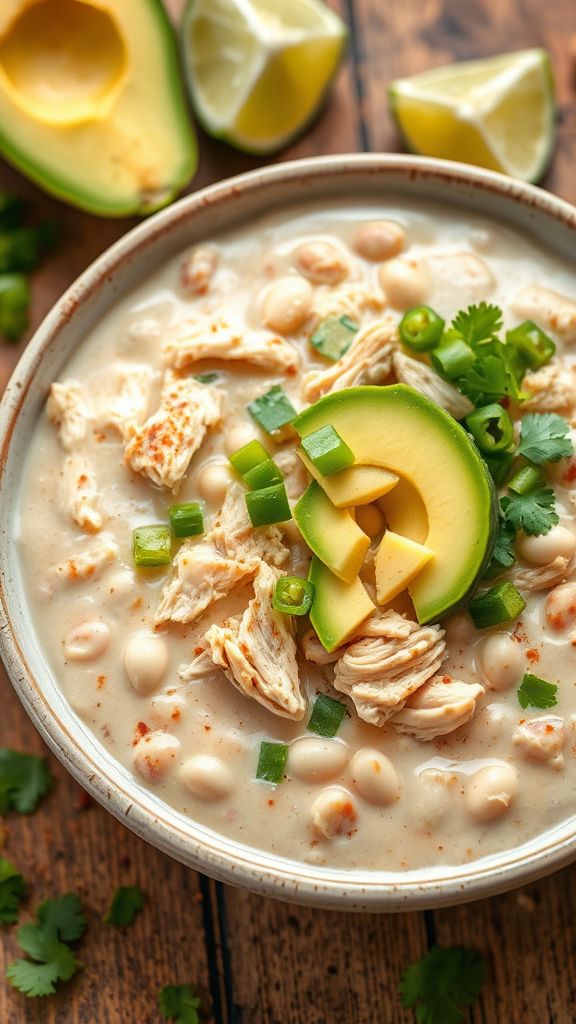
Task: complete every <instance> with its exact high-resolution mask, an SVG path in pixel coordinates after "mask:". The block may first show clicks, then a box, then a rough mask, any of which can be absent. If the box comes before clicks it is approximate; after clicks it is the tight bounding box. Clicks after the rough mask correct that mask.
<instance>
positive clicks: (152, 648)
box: [123, 630, 168, 694]
mask: <svg viewBox="0 0 576 1024" xmlns="http://www.w3.org/2000/svg"><path fill="white" fill-rule="evenodd" d="M123 661H124V670H125V672H126V675H127V676H128V679H129V680H130V682H131V684H132V686H133V687H134V689H135V690H136V692H137V693H140V694H148V693H153V691H154V690H157V689H158V687H159V686H160V683H161V682H162V680H163V678H164V676H165V674H166V670H167V668H168V648H167V646H166V641H165V640H164V639H163V637H161V636H156V635H155V634H154V633H148V632H146V630H140V631H139V632H138V633H134V635H133V636H131V637H130V639H129V641H128V643H127V644H126V647H125V648H124V656H123Z"/></svg>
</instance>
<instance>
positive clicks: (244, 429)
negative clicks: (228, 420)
mask: <svg viewBox="0 0 576 1024" xmlns="http://www.w3.org/2000/svg"><path fill="white" fill-rule="evenodd" d="M257 437H258V433H257V430H256V428H255V427H254V426H253V425H252V423H237V424H236V425H235V426H234V427H231V428H230V430H229V431H228V433H227V434H226V436H225V438H224V449H225V451H226V454H227V455H233V454H234V452H237V451H238V449H239V448H243V447H244V445H245V444H250V441H255V440H256V439H257Z"/></svg>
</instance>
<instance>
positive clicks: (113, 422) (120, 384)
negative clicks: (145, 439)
mask: <svg viewBox="0 0 576 1024" xmlns="http://www.w3.org/2000/svg"><path fill="white" fill-rule="evenodd" d="M110 375H111V377H112V379H113V381H114V393H113V395H112V396H111V397H110V399H109V400H108V402H107V403H106V405H105V407H104V408H103V409H102V410H101V412H100V414H99V416H98V420H99V422H100V423H101V424H102V426H104V427H113V428H114V429H115V430H117V431H118V433H119V434H120V437H121V438H122V440H123V441H124V442H125V443H126V442H127V441H129V440H130V438H131V437H132V436H133V434H134V433H135V431H136V429H137V428H138V427H139V426H140V424H141V423H142V420H143V419H144V417H145V416H146V413H147V411H148V402H149V398H150V385H151V382H152V377H153V372H152V370H151V368H150V367H149V366H147V365H146V364H145V363H116V364H115V365H114V366H112V367H111V368H110Z"/></svg>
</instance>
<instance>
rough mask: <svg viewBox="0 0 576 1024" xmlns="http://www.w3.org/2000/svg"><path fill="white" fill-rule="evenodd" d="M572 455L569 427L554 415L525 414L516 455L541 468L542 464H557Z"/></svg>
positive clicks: (549, 413) (572, 446)
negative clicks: (559, 460)
mask: <svg viewBox="0 0 576 1024" xmlns="http://www.w3.org/2000/svg"><path fill="white" fill-rule="evenodd" d="M573 453H574V445H573V444H572V440H571V438H570V426H569V424H568V423H567V421H566V420H565V419H563V418H562V416H557V415H556V413H552V412H543V413H537V412H533V413H527V415H526V416H524V418H523V420H522V426H521V428H520V442H519V444H518V455H523V456H524V458H525V459H528V461H529V462H534V463H536V465H537V466H541V465H542V463H543V462H558V459H565V458H567V457H568V456H569V455H572V454H573Z"/></svg>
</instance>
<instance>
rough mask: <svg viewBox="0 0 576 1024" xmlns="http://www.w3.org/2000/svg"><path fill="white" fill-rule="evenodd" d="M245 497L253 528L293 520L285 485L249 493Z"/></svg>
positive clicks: (263, 488)
mask: <svg viewBox="0 0 576 1024" xmlns="http://www.w3.org/2000/svg"><path fill="white" fill-rule="evenodd" d="M244 497H245V499H246V508H247V509H248V515H249V516H250V522H251V523H252V526H270V525H271V524H272V523H285V522H287V520H288V519H292V512H291V511H290V505H289V504H288V495H287V494H286V488H285V486H284V484H273V486H272V487H261V488H260V489H259V490H257V491H247V492H246V494H245V495H244Z"/></svg>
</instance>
